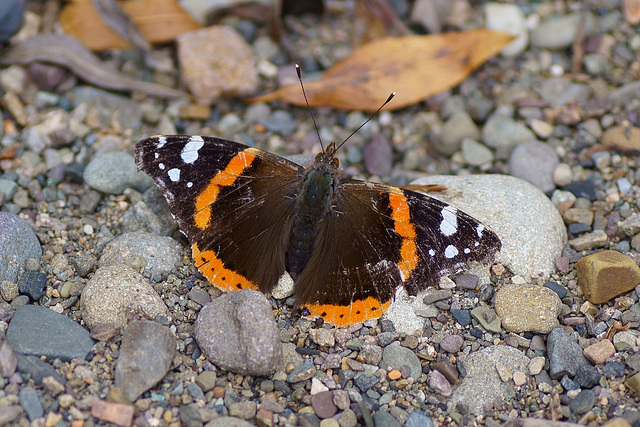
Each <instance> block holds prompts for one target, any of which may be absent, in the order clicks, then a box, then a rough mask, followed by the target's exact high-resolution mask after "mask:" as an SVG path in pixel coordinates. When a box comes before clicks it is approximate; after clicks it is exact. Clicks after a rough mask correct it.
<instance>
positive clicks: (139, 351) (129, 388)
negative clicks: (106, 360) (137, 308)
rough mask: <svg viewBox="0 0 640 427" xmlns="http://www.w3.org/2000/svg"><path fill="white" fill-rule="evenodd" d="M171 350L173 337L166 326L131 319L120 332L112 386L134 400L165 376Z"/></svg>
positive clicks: (168, 366) (174, 342)
mask: <svg viewBox="0 0 640 427" xmlns="http://www.w3.org/2000/svg"><path fill="white" fill-rule="evenodd" d="M175 351H176V337H175V336H174V335H173V333H171V331H170V330H169V328H167V327H166V326H162V325H161V324H159V323H156V322H151V321H148V320H137V321H135V322H132V323H131V324H129V325H128V326H127V327H126V329H125V330H124V334H123V335H122V344H121V346H120V355H119V356H118V362H117V363H116V372H115V384H116V387H120V388H121V389H122V392H123V393H124V395H125V397H126V398H127V399H129V401H130V402H134V401H135V400H136V399H137V398H138V396H140V395H141V394H142V393H144V392H145V391H147V390H149V389H150V388H151V387H153V386H154V385H156V383H158V381H160V380H161V379H162V378H163V377H164V376H165V374H166V373H167V371H168V370H169V368H170V367H171V361H172V360H173V355H174V354H175Z"/></svg>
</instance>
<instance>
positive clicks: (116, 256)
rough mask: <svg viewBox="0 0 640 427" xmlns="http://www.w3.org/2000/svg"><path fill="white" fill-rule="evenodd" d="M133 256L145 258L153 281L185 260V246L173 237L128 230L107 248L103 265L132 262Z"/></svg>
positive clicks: (101, 259)
mask: <svg viewBox="0 0 640 427" xmlns="http://www.w3.org/2000/svg"><path fill="white" fill-rule="evenodd" d="M133 258H139V259H141V261H142V263H143V264H144V272H145V273H146V274H148V275H150V276H151V279H152V280H154V281H161V280H164V279H166V278H167V276H168V275H169V274H170V273H171V272H173V271H174V270H175V268H176V265H177V264H179V263H180V262H181V261H182V245H180V243H178V242H177V241H176V240H174V239H172V238H171V237H166V236H160V235H157V234H152V233H145V232H143V231H138V232H133V233H124V234H122V235H120V236H118V237H116V238H115V239H113V240H112V241H111V242H109V244H108V245H107V246H106V247H105V248H104V251H103V252H102V256H101V257H100V263H99V266H100V267H105V266H109V265H120V264H128V263H129V262H131V261H132V260H133Z"/></svg>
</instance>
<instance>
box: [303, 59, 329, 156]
mask: <svg viewBox="0 0 640 427" xmlns="http://www.w3.org/2000/svg"><path fill="white" fill-rule="evenodd" d="M296 74H297V75H298V81H300V87H301V88H302V95H304V102H306V103H307V110H309V115H310V116H311V120H313V127H314V128H315V129H316V135H318V142H320V147H321V148H322V152H323V153H324V144H323V143H322V138H320V131H319V130H318V124H317V123H316V118H315V117H314V116H313V111H311V107H310V106H309V100H308V99H307V92H306V91H305V90H304V84H302V71H300V65H298V64H296Z"/></svg>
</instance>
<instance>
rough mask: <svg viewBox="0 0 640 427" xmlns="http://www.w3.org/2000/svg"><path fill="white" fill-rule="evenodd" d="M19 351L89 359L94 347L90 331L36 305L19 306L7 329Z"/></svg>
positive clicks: (39, 354) (50, 357) (62, 358)
mask: <svg viewBox="0 0 640 427" xmlns="http://www.w3.org/2000/svg"><path fill="white" fill-rule="evenodd" d="M7 341H9V344H11V346H12V347H13V350H14V351H15V352H16V353H22V354H27V355H33V356H46V357H47V358H48V359H55V358H58V359H60V360H62V361H65V362H67V361H69V360H71V359H73V358H76V357H78V358H80V359H86V358H87V356H89V353H90V352H91V347H93V340H92V339H91V336H90V335H89V331H87V330H86V329H84V328H83V327H82V326H80V325H79V324H78V323H76V322H74V321H73V320H71V319H70V318H68V317H67V316H65V315H62V314H58V313H56V312H55V311H53V310H50V309H48V308H45V307H42V306H37V305H23V306H20V307H18V309H17V310H16V312H15V314H14V315H13V317H12V318H11V322H10V323H9V328H8V329H7Z"/></svg>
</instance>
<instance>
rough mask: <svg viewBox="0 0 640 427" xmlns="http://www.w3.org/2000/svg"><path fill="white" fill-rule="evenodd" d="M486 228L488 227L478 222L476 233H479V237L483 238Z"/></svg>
mask: <svg viewBox="0 0 640 427" xmlns="http://www.w3.org/2000/svg"><path fill="white" fill-rule="evenodd" d="M484 230H486V227H485V226H484V225H482V224H478V226H477V227H476V233H477V234H478V238H479V239H481V238H482V232H483V231H484Z"/></svg>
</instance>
